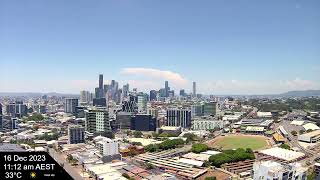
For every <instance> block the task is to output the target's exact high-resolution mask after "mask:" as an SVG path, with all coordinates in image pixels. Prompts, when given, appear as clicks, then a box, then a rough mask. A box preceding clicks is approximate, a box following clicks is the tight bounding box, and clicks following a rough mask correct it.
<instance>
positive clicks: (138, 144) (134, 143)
mask: <svg viewBox="0 0 320 180" xmlns="http://www.w3.org/2000/svg"><path fill="white" fill-rule="evenodd" d="M131 144H132V145H134V146H142V143H141V142H132V143H131Z"/></svg>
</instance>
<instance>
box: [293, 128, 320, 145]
mask: <svg viewBox="0 0 320 180" xmlns="http://www.w3.org/2000/svg"><path fill="white" fill-rule="evenodd" d="M298 140H299V141H302V142H307V143H316V142H318V141H320V130H316V131H312V132H309V133H305V134H301V135H299V136H298Z"/></svg>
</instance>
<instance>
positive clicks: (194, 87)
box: [192, 82, 197, 97]
mask: <svg viewBox="0 0 320 180" xmlns="http://www.w3.org/2000/svg"><path fill="white" fill-rule="evenodd" d="M192 84H193V91H192V95H193V97H197V84H196V82H193V83H192Z"/></svg>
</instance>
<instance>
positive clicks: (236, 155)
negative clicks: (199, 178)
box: [209, 148, 255, 167]
mask: <svg viewBox="0 0 320 180" xmlns="http://www.w3.org/2000/svg"><path fill="white" fill-rule="evenodd" d="M247 159H255V156H254V154H253V152H252V150H251V151H250V150H249V149H247V150H244V149H243V148H239V149H236V150H226V151H223V152H222V153H220V154H216V155H213V156H211V157H210V158H209V161H210V162H211V164H212V165H213V166H216V167H220V166H221V165H222V164H225V163H232V162H239V161H244V160H247Z"/></svg>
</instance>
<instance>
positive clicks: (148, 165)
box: [145, 163, 155, 170]
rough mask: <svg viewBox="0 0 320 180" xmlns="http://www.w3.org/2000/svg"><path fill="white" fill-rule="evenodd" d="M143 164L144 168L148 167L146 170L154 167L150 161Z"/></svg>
mask: <svg viewBox="0 0 320 180" xmlns="http://www.w3.org/2000/svg"><path fill="white" fill-rule="evenodd" d="M145 166H146V169H148V170H150V169H154V168H155V167H154V165H153V164H150V163H146V164H145Z"/></svg>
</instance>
